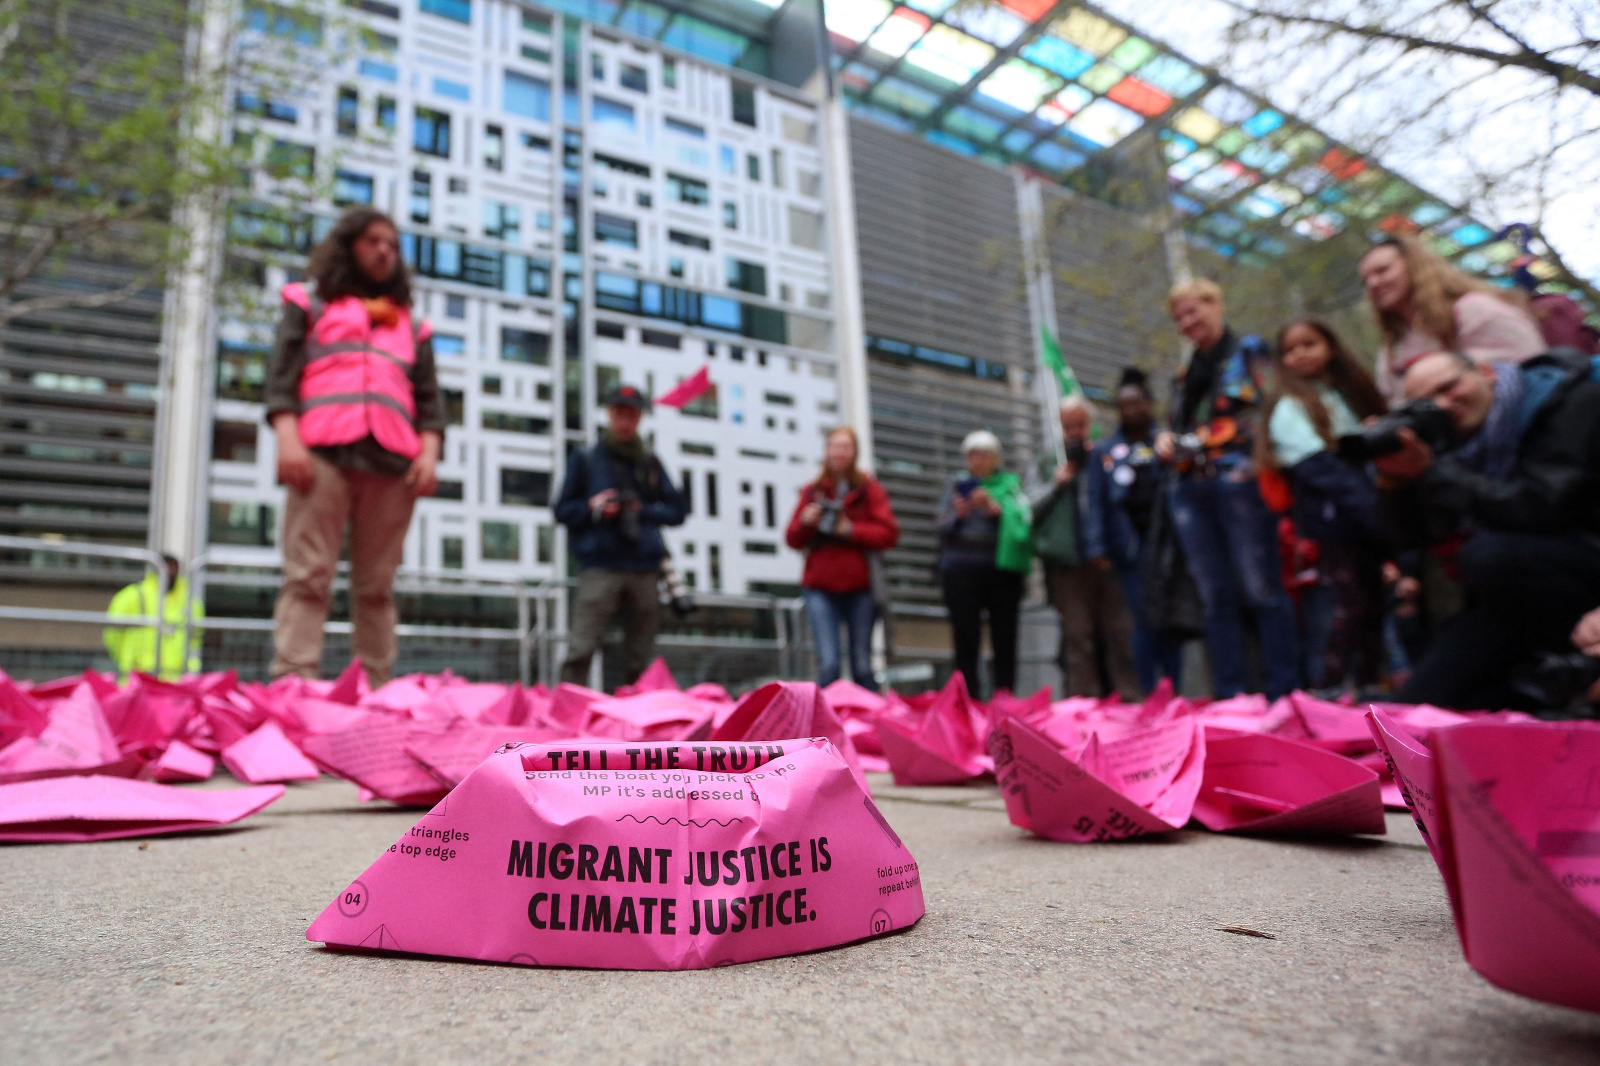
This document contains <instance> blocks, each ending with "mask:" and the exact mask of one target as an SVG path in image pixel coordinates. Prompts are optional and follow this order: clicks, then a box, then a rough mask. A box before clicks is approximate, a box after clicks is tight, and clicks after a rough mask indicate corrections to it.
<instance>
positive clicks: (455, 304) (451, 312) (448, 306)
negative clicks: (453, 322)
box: [444, 296, 467, 318]
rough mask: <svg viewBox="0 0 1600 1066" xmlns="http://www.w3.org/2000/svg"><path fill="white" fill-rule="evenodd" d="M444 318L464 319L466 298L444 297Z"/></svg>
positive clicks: (465, 315)
mask: <svg viewBox="0 0 1600 1066" xmlns="http://www.w3.org/2000/svg"><path fill="white" fill-rule="evenodd" d="M444 317H446V318H466V317H467V298H466V297H465V296H446V297H445V298H444Z"/></svg>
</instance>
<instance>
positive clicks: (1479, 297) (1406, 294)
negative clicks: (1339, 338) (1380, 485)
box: [1359, 236, 1548, 403]
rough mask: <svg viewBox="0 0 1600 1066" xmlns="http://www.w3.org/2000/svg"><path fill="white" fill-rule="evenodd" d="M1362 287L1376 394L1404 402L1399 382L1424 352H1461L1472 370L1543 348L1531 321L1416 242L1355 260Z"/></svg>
mask: <svg viewBox="0 0 1600 1066" xmlns="http://www.w3.org/2000/svg"><path fill="white" fill-rule="evenodd" d="M1359 269H1360V272H1361V283H1362V285H1364V286H1365V287H1366V290H1367V303H1368V305H1369V306H1370V307H1371V308H1372V313H1373V316H1374V317H1375V318H1376V319H1377V320H1378V329H1379V330H1380V331H1381V332H1382V333H1383V340H1384V351H1383V352H1382V353H1381V354H1380V355H1379V358H1378V386H1379V389H1380V391H1381V392H1382V393H1383V395H1384V397H1385V398H1386V399H1387V400H1388V401H1389V402H1390V403H1398V402H1400V401H1401V400H1402V399H1404V396H1403V392H1404V390H1403V389H1402V387H1401V384H1400V379H1401V377H1402V376H1404V374H1405V372H1406V370H1407V368H1409V367H1410V366H1411V364H1412V363H1414V362H1416V361H1417V360H1418V359H1419V358H1421V357H1422V356H1424V355H1427V354H1429V353H1430V352H1436V351H1439V350H1440V349H1448V350H1451V351H1457V352H1460V353H1461V354H1462V355H1465V356H1466V357H1467V358H1468V359H1471V360H1472V361H1473V362H1474V363H1500V362H1506V363H1520V362H1523V361H1524V360H1526V359H1531V358H1533V357H1534V356H1535V355H1538V354H1539V353H1540V352H1543V351H1544V350H1545V349H1546V348H1547V347H1548V345H1547V344H1546V343H1545V340H1544V337H1543V335H1541V334H1540V332H1539V324H1538V323H1537V322H1536V321H1535V320H1534V318H1533V316H1532V315H1531V314H1529V313H1528V312H1527V311H1525V310H1523V309H1522V308H1521V307H1519V306H1517V305H1516V303H1514V302H1513V299H1514V298H1513V297H1512V296H1511V295H1510V294H1509V293H1502V292H1500V291H1499V290H1498V289H1496V288H1495V287H1494V286H1492V285H1490V284H1489V283H1488V282H1486V281H1483V280H1481V279H1479V278H1475V277H1473V276H1472V275H1470V274H1468V273H1466V272H1464V271H1461V270H1458V269H1456V268H1455V267H1453V266H1451V265H1450V264H1449V263H1447V262H1445V261H1444V260H1443V259H1441V258H1440V257H1439V256H1437V255H1435V254H1433V253H1432V252H1430V251H1429V250H1428V249H1427V248H1426V247H1424V246H1423V244H1422V242H1420V241H1418V240H1417V239H1416V238H1415V237H1409V236H1400V237H1387V238H1385V239H1383V240H1381V241H1379V242H1378V243H1377V244H1375V245H1373V246H1372V247H1371V248H1370V249H1368V250H1367V252H1366V254H1365V255H1363V256H1362V257H1361V263H1360V267H1359Z"/></svg>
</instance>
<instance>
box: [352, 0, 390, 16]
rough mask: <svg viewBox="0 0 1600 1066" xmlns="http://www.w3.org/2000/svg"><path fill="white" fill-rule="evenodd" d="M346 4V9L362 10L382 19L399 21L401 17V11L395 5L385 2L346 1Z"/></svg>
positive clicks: (370, 0) (366, 0)
mask: <svg viewBox="0 0 1600 1066" xmlns="http://www.w3.org/2000/svg"><path fill="white" fill-rule="evenodd" d="M344 4H345V6H346V7H354V8H360V9H361V10H362V11H365V12H366V13H367V14H369V15H377V16H379V17H380V18H386V19H397V18H399V17H400V9H399V8H398V7H396V6H395V5H394V4H385V3H383V0H344Z"/></svg>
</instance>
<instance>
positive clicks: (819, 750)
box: [306, 740, 924, 970]
mask: <svg viewBox="0 0 1600 1066" xmlns="http://www.w3.org/2000/svg"><path fill="white" fill-rule="evenodd" d="M738 746H740V747H746V748H747V751H746V754H747V755H749V756H750V760H749V761H750V765H749V766H748V768H747V769H746V771H745V772H743V773H732V772H712V771H711V769H710V767H711V763H710V760H709V758H708V753H707V752H705V751H699V752H697V751H695V750H694V749H693V748H692V747H690V746H689V745H687V744H663V745H654V746H652V745H645V746H640V745H637V744H605V743H600V744H596V743H589V744H581V743H580V744H574V745H570V746H569V745H568V744H560V745H557V746H550V747H546V746H544V745H527V744H523V745H516V746H512V747H509V748H508V749H507V750H505V751H503V752H501V753H499V754H496V755H493V756H491V757H490V758H489V759H487V760H486V761H485V762H484V763H483V764H482V765H481V766H479V767H478V768H477V769H476V770H474V771H473V772H472V773H471V775H470V776H468V777H467V779H466V780H465V781H463V782H462V783H461V784H460V785H459V786H457V787H456V789H455V791H453V792H451V793H450V795H449V796H448V797H447V798H446V799H445V800H444V801H443V802H441V803H440V804H438V806H436V807H434V808H433V810H432V811H430V812H429V813H428V815H427V816H425V817H424V818H422V820H421V821H419V822H418V823H417V824H416V825H415V826H414V827H412V828H411V829H410V830H409V831H408V832H407V833H405V834H404V835H403V836H401V837H400V839H399V840H398V841H396V842H395V843H394V845H393V846H391V847H390V848H389V849H388V851H386V852H385V853H383V854H382V855H380V856H379V857H378V859H377V861H376V862H374V863H373V864H372V865H371V866H369V867H368V868H367V869H366V871H365V872H363V873H362V874H361V875H360V876H359V877H357V878H356V880H354V881H352V882H351V883H350V884H349V885H348V886H347V887H346V888H344V889H342V890H341V891H340V892H339V893H338V895H337V896H335V897H334V899H333V901H332V902H331V903H329V904H328V906H327V908H326V909H325V910H324V911H323V912H322V914H321V915H320V916H319V917H318V918H317V919H316V921H315V922H313V923H312V924H311V927H310V928H309V929H308V930H306V938H307V939H308V940H313V941H321V942H323V943H326V944H329V945H330V946H338V947H350V948H378V949H384V950H389V951H405V952H414V953H419V954H424V955H443V956H453V957H457V958H472V959H484V960H489V961H494V962H510V963H517V964H520V965H524V966H575V967H585V968H593V969H629V970H686V969H702V968H707V967H712V966H723V965H727V964H729V963H739V962H749V961H752V960H755V959H766V958H773V957H776V956H781V955H792V954H796V953H799V952H805V951H815V950H818V949H821V948H830V947H836V946H838V945H841V944H848V943H851V942H853V941H857V940H865V939H868V938H871V937H875V936H881V935H883V934H885V933H889V932H894V931H897V930H902V929H907V928H909V927H911V926H912V925H914V924H916V922H917V921H918V920H919V919H920V918H921V917H922V915H923V909H924V907H923V900H922V887H921V877H920V875H919V872H918V870H917V864H916V860H915V859H913V858H912V856H911V853H910V852H909V851H908V850H907V849H906V846H905V844H904V843H903V842H902V841H901V839H900V837H899V836H898V835H897V834H896V833H895V831H894V829H893V828H892V827H891V826H890V825H889V823H888V821H887V820H886V819H885V818H884V817H883V815H882V814H881V813H880V812H879V811H878V808H877V806H876V805H875V804H874V803H873V802H872V797H870V796H869V795H867V794H866V793H865V792H864V791H862V789H861V787H860V786H859V785H858V784H857V783H856V781H855V779H854V778H853V777H852V776H851V773H850V768H849V767H848V766H846V765H845V763H844V760H843V759H841V758H840V757H839V754H838V752H837V751H835V750H834V748H833V746H832V745H830V744H828V743H827V742H826V741H822V740H802V741H794V740H787V741H783V742H781V743H769V742H762V743H759V744H751V745H748V746H745V745H738Z"/></svg>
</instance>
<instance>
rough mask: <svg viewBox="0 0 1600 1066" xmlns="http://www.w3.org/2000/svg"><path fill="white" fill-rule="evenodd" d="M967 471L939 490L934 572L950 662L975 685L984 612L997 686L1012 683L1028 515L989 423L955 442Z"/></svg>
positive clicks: (1029, 555)
mask: <svg viewBox="0 0 1600 1066" xmlns="http://www.w3.org/2000/svg"><path fill="white" fill-rule="evenodd" d="M961 451H962V452H963V454H964V455H965V456H966V461H967V470H966V473H965V474H957V475H955V476H954V477H952V478H951V479H950V480H949V482H947V483H946V485H945V487H944V492H943V494H942V495H941V496H940V498H939V509H938V515H937V518H936V525H937V526H938V530H939V577H940V581H941V583H942V585H943V586H944V602H945V608H946V610H947V611H948V612H949V614H950V631H951V637H952V639H953V642H954V644H955V664H956V669H957V670H958V671H960V672H961V674H962V676H963V677H965V678H966V681H967V688H968V689H969V690H970V691H971V692H973V693H974V694H976V693H977V691H978V653H979V649H980V647H981V645H982V642H983V620H984V618H985V617H987V618H988V620H989V643H990V645H991V646H992V647H993V650H994V686H993V690H994V691H996V692H998V691H1001V690H1005V691H1007V692H1009V691H1011V690H1013V689H1014V688H1015V687H1016V684H1017V620H1018V610H1019V608H1020V606H1021V604H1022V588H1023V582H1024V581H1025V580H1026V579H1027V576H1028V570H1029V568H1030V567H1031V566H1032V565H1033V542H1032V526H1033V518H1032V512H1031V508H1030V507H1029V505H1028V498H1027V496H1026V495H1025V494H1024V493H1023V491H1022V481H1021V479H1019V478H1018V477H1017V475H1016V474H1014V473H1012V472H1011V471H1009V470H1005V469H1003V468H1002V466H1001V463H1002V454H1001V450H1000V438H998V437H996V436H995V435H994V434H993V433H990V432H989V431H988V430H978V431H977V432H975V433H969V434H968V435H967V437H966V439H965V440H963V441H962V442H961Z"/></svg>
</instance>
